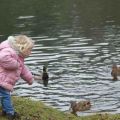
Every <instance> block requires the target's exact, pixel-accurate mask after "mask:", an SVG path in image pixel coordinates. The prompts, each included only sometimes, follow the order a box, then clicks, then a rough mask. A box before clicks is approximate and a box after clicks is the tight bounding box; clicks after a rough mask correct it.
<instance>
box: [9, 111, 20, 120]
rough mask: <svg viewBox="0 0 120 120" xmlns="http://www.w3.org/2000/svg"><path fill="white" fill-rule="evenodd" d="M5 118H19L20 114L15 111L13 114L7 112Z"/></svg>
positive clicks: (11, 119) (17, 119)
mask: <svg viewBox="0 0 120 120" xmlns="http://www.w3.org/2000/svg"><path fill="white" fill-rule="evenodd" d="M7 118H8V120H19V119H20V115H19V114H18V113H17V112H15V113H14V115H12V114H7Z"/></svg>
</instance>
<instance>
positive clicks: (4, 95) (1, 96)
mask: <svg viewBox="0 0 120 120" xmlns="http://www.w3.org/2000/svg"><path fill="white" fill-rule="evenodd" d="M0 102H1V105H2V110H3V111H5V112H6V113H7V114H12V115H13V114H14V108H13V105H12V102H11V95H10V92H9V91H7V90H6V89H4V88H3V87H0Z"/></svg>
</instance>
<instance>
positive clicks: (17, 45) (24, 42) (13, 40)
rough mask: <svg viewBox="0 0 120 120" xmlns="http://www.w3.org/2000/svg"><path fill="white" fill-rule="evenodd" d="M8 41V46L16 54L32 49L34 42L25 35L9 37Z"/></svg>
mask: <svg viewBox="0 0 120 120" xmlns="http://www.w3.org/2000/svg"><path fill="white" fill-rule="evenodd" d="M8 40H9V43H10V45H11V46H12V47H13V48H14V49H15V50H17V51H18V53H23V51H25V50H27V49H29V48H33V46H34V41H33V40H32V39H31V38H30V37H27V36H26V35H18V36H10V37H8Z"/></svg>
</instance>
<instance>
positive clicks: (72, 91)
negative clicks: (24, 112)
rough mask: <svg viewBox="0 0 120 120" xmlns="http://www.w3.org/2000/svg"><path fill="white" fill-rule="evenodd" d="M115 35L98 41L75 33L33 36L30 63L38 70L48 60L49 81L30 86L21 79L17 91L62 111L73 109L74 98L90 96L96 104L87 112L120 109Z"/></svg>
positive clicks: (93, 103)
mask: <svg viewBox="0 0 120 120" xmlns="http://www.w3.org/2000/svg"><path fill="white" fill-rule="evenodd" d="M111 37H112V36H111ZM111 37H109V39H108V38H105V39H104V41H100V42H98V41H97V42H96V43H95V42H93V40H92V39H88V38H86V37H81V38H73V37H72V36H71V35H64V36H58V38H49V37H47V36H41V37H37V38H33V39H35V40H36V45H35V47H34V49H33V52H32V55H31V56H30V57H29V58H27V59H26V64H27V65H28V66H29V67H30V69H31V71H33V72H35V73H39V71H42V65H43V64H48V72H49V76H50V81H49V85H48V87H43V85H42V84H39V83H38V82H34V84H33V85H32V86H28V85H26V83H24V82H23V81H20V82H19V83H18V84H17V86H16V91H15V93H16V94H17V95H20V96H28V97H31V98H34V99H36V100H42V101H44V102H45V103H47V104H49V105H51V106H54V107H56V108H58V109H60V110H62V111H67V110H68V109H69V103H70V101H71V100H77V101H80V100H85V99H89V100H90V101H91V103H92V108H91V110H89V111H87V113H93V112H100V111H102V112H104V111H109V112H113V113H117V112H119V101H120V86H119V84H120V81H112V77H111V66H112V64H113V63H117V64H119V58H120V55H119V51H120V48H119V46H118V47H117V44H116V43H117V42H118V40H116V39H115V42H114V44H113V41H112V38H111ZM47 43H50V44H49V45H47Z"/></svg>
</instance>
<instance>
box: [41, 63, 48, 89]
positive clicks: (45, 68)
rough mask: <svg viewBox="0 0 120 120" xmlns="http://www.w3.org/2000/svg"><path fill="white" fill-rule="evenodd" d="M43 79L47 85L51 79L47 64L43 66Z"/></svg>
mask: <svg viewBox="0 0 120 120" xmlns="http://www.w3.org/2000/svg"><path fill="white" fill-rule="evenodd" d="M42 80H43V85H44V86H45V87H47V85H48V81H49V75H48V72H47V67H46V66H45V65H44V66H43V70H42Z"/></svg>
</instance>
